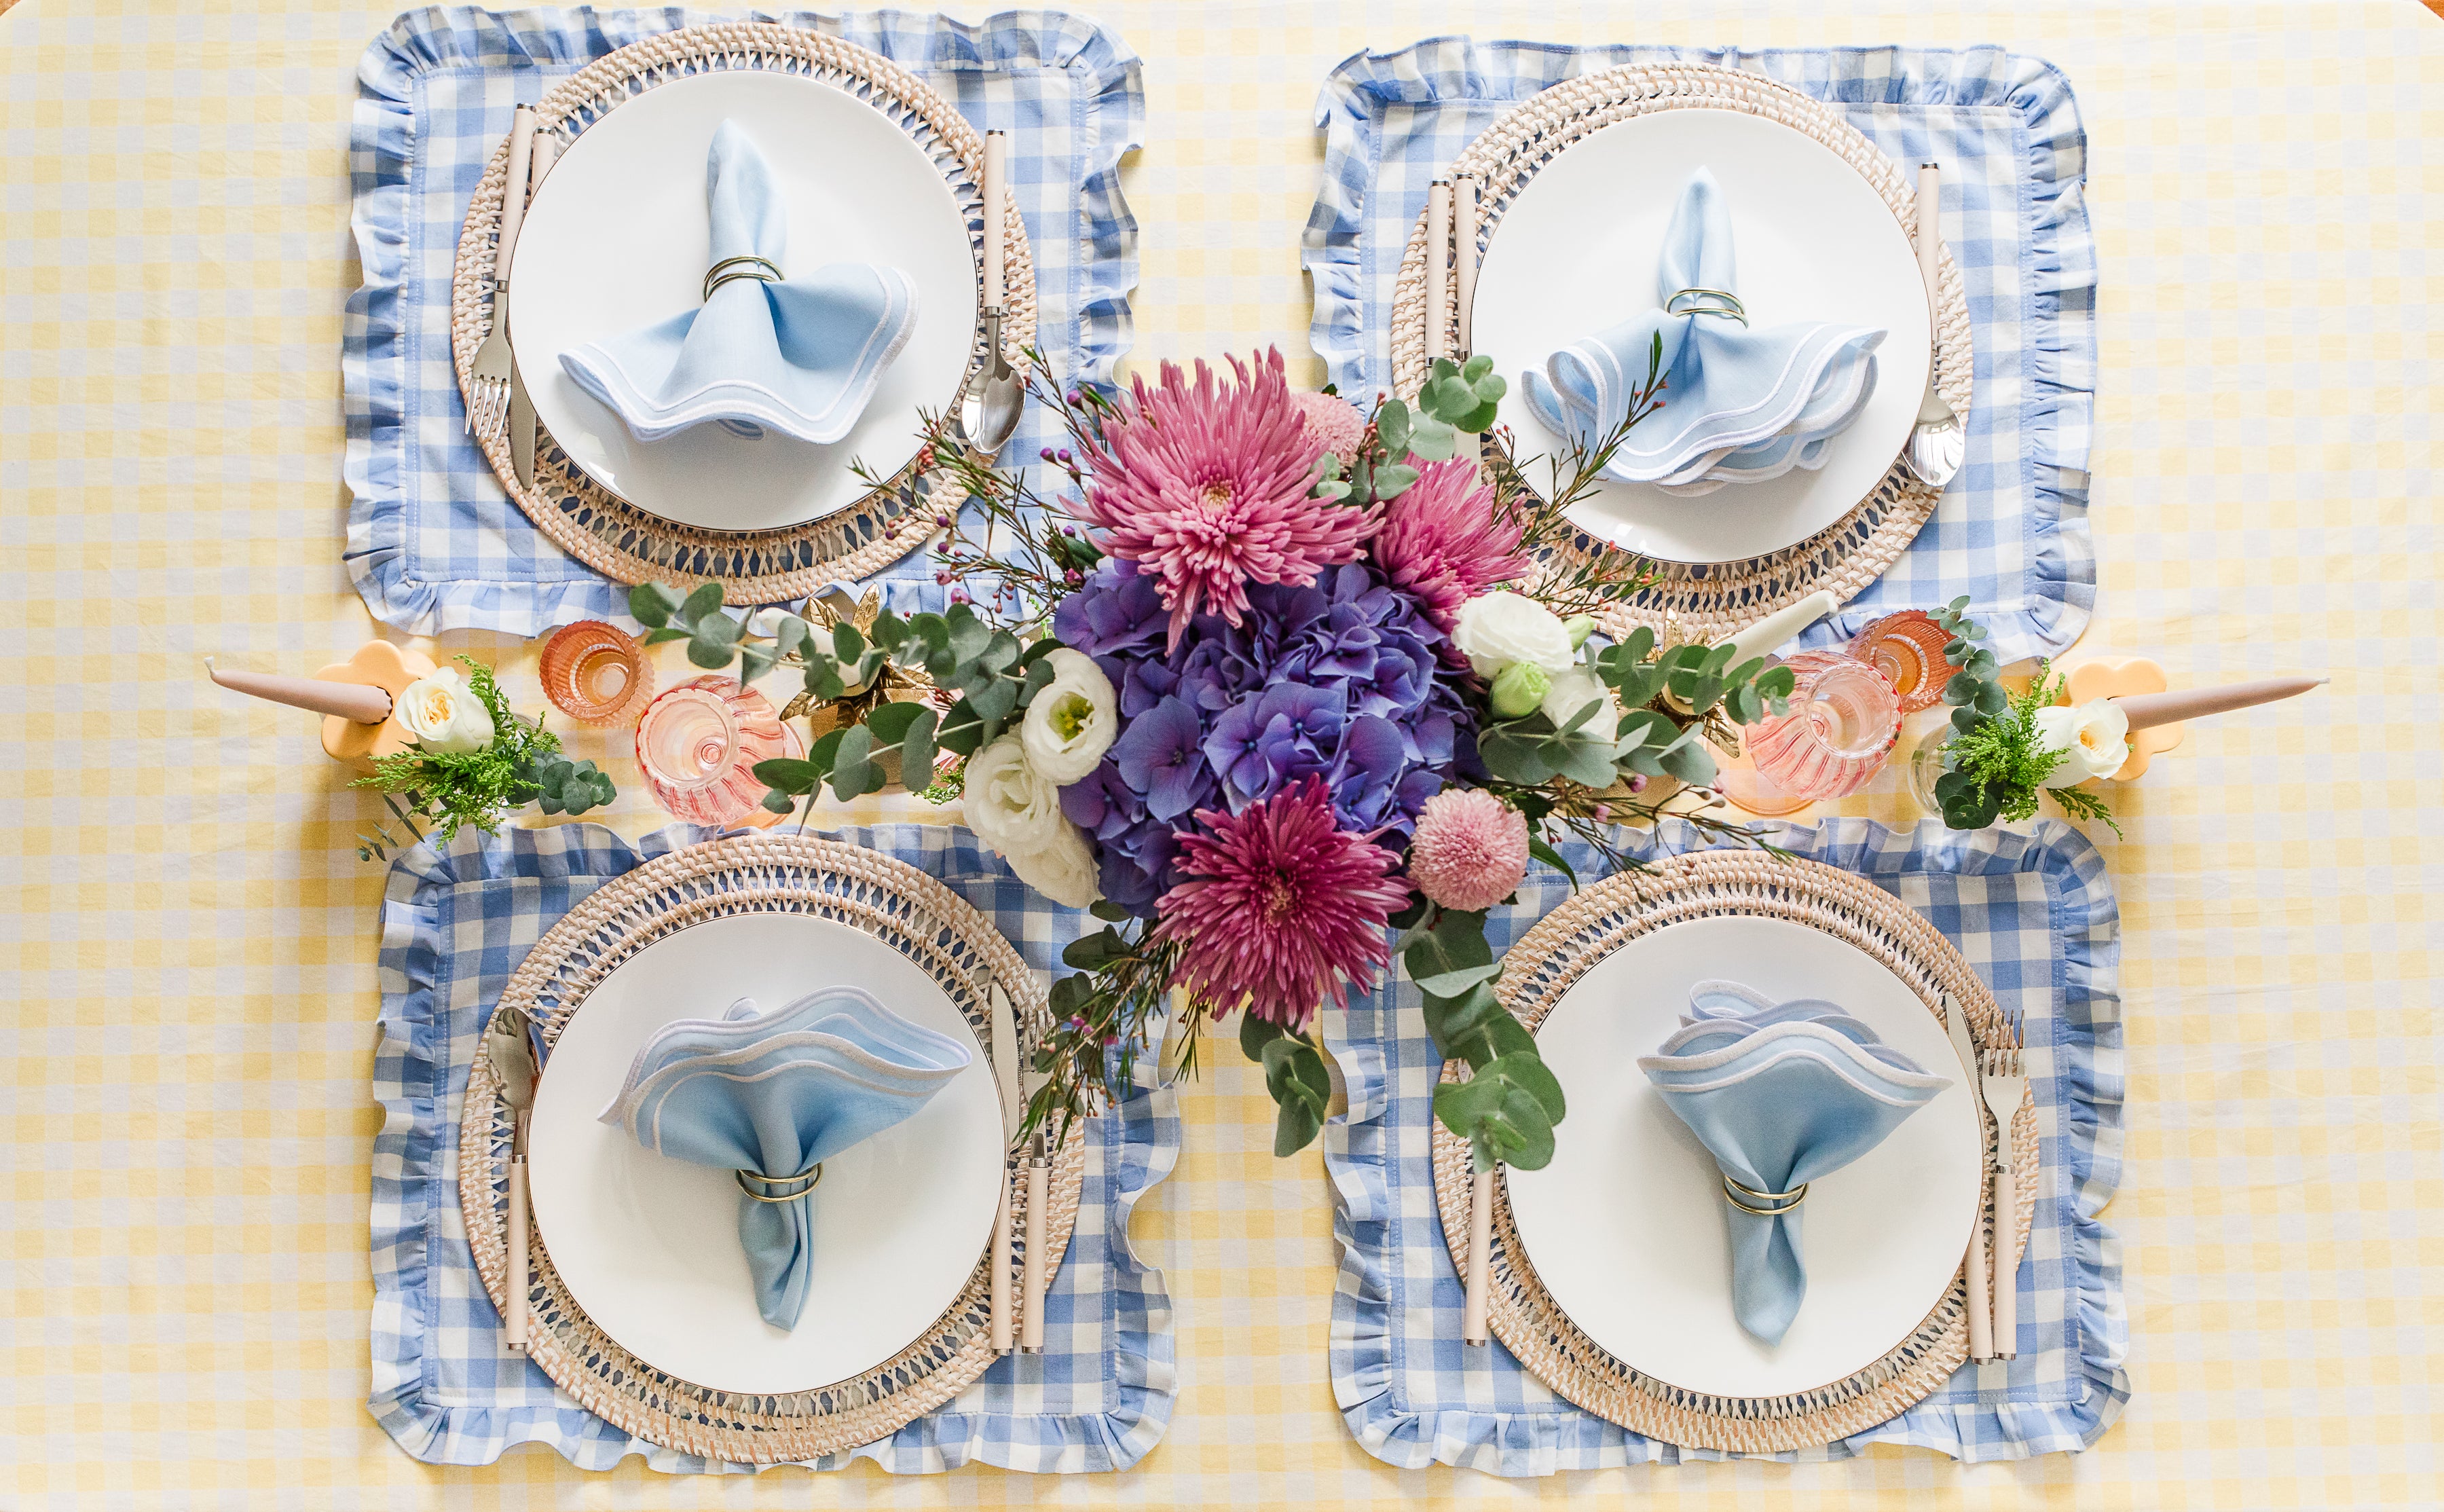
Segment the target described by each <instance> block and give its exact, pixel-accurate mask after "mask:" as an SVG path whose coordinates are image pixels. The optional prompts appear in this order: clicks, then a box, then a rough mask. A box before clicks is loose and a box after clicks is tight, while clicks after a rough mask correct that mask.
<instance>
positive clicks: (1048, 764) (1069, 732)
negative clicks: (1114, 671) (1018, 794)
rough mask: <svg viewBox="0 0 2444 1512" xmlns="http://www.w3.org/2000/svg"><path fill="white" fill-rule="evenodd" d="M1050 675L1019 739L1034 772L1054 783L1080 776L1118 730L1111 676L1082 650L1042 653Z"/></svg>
mask: <svg viewBox="0 0 2444 1512" xmlns="http://www.w3.org/2000/svg"><path fill="white" fill-rule="evenodd" d="M1044 659H1045V660H1046V661H1047V662H1049V663H1051V665H1052V680H1051V681H1050V682H1048V683H1046V684H1045V685H1044V687H1043V689H1042V690H1041V691H1038V692H1037V693H1036V695H1035V698H1034V701H1033V702H1031V703H1029V704H1028V706H1027V717H1026V718H1025V719H1023V720H1021V721H1020V722H1019V731H1018V732H1019V739H1020V741H1021V742H1022V743H1023V744H1024V745H1025V746H1026V747H1027V761H1028V765H1030V766H1032V767H1034V768H1035V771H1036V775H1037V776H1039V777H1042V778H1045V779H1046V780H1047V781H1050V782H1055V783H1063V784H1067V783H1075V782H1081V781H1083V780H1084V779H1085V777H1086V775H1087V774H1088V773H1090V772H1092V771H1093V770H1094V769H1095V764H1096V763H1098V762H1100V761H1102V759H1103V752H1105V751H1107V750H1109V749H1111V748H1112V742H1113V741H1114V740H1115V739H1117V738H1119V736H1120V695H1119V694H1118V693H1115V692H1114V691H1112V679H1110V678H1109V677H1106V676H1104V675H1103V669H1102V668H1101V667H1098V666H1096V665H1095V662H1094V658H1093V657H1091V656H1088V655H1086V654H1085V653H1084V652H1083V651H1072V650H1070V649H1069V648H1068V647H1066V646H1064V647H1062V648H1061V649H1060V650H1058V651H1055V652H1053V653H1052V654H1051V655H1047V656H1046V657H1045V658H1044Z"/></svg>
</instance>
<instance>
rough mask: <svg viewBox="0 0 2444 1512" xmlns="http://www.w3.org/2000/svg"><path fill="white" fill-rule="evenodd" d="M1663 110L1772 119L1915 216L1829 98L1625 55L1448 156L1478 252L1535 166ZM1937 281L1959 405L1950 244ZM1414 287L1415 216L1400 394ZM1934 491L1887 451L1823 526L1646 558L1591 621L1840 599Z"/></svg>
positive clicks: (1942, 358) (1583, 539)
mask: <svg viewBox="0 0 2444 1512" xmlns="http://www.w3.org/2000/svg"><path fill="white" fill-rule="evenodd" d="M1666 110H1731V111H1737V112H1740V113H1741V114H1743V115H1750V116H1762V117H1765V118H1767V119H1768V120H1776V121H1780V122H1781V123H1782V124H1784V125H1786V126H1788V127H1790V128H1791V129H1792V130H1793V131H1796V132H1798V133H1800V134H1801V135H1802V136H1805V137H1806V138H1808V139H1809V140H1811V141H1814V142H1817V143H1819V144H1820V145H1822V146H1824V147H1826V148H1828V149H1830V150H1831V151H1832V152H1833V153H1834V154H1835V155H1836V156H1837V157H1840V158H1841V159H1842V161H1843V162H1845V163H1847V164H1849V165H1850V166H1851V167H1852V168H1853V169H1855V170H1857V171H1858V173H1859V175H1860V176H1861V177H1862V178H1864V179H1866V181H1867V183H1868V184H1869V186H1871V187H1872V188H1873V189H1874V190H1875V191H1876V193H1877V194H1879V195H1881V196H1882V197H1883V200H1884V203H1885V204H1887V205H1889V206H1890V207H1891V208H1892V212H1893V214H1894V215H1895V216H1896V217H1897V218H1898V220H1899V221H1900V223H1901V226H1902V227H1903V229H1904V230H1907V229H1909V228H1912V227H1914V226H1915V225H1916V216H1917V187H1916V182H1915V180H1914V179H1912V178H1911V177H1910V176H1909V175H1905V174H1903V173H1902V172H1901V170H1900V167H1899V165H1898V164H1896V163H1895V162H1894V161H1893V160H1892V159H1891V158H1890V157H1885V156H1884V154H1883V153H1882V152H1881V151H1880V150H1879V149H1878V148H1877V146H1876V144H1875V143H1873V142H1871V141H1869V140H1868V139H1867V138H1865V137H1864V136H1861V134H1860V133H1859V131H1858V130H1857V128H1855V127H1853V126H1852V125H1851V124H1850V123H1849V122H1848V121H1846V120H1842V117H1841V115H1840V114H1839V113H1838V112H1837V111H1835V110H1834V109H1833V108H1832V107H1830V106H1828V105H1825V104H1824V103H1823V102H1821V101H1817V100H1815V99H1813V98H1811V97H1809V96H1807V95H1805V94H1802V93H1801V92H1800V91H1798V90H1796V89H1793V88H1790V87H1789V86H1788V85H1787V84H1780V83H1774V82H1773V81H1772V80H1769V79H1765V78H1762V77H1760V76H1758V75H1756V74H1751V73H1742V72H1739V71H1738V70H1736V69H1731V68H1717V67H1713V66H1710V65H1703V64H1638V65H1629V66H1626V67H1620V68H1610V69H1606V70H1604V71H1603V72H1602V73H1593V74H1588V75H1586V76H1585V77H1583V78H1580V79H1571V80H1566V81H1565V82H1564V83H1558V84H1555V85H1554V86H1553V87H1551V88H1550V89H1546V90H1545V91H1544V92H1542V93H1541V94H1537V95H1535V96H1533V97H1531V98H1529V99H1528V100H1526V101H1522V102H1520V103H1519V104H1518V105H1516V106H1514V107H1513V108H1512V109H1510V110H1509V112H1507V113H1505V114H1504V115H1503V116H1502V118H1501V119H1500V120H1496V121H1494V123H1493V124H1492V125H1490V126H1489V127H1487V128H1486V129H1485V131H1484V132H1483V133H1482V134H1481V135H1479V136H1478V137H1477V138H1476V139H1475V140H1474V141H1472V142H1471V143H1469V145H1468V148H1467V150H1465V151H1463V152H1462V153H1461V154H1460V155H1459V156H1458V157H1456V158H1454V159H1453V161H1452V165H1451V169H1450V171H1451V172H1452V173H1453V174H1454V175H1457V174H1472V175H1476V178H1477V180H1478V183H1479V185H1480V189H1479V191H1478V193H1479V211H1478V222H1477V226H1478V232H1477V234H1478V238H1479V245H1478V247H1477V249H1475V251H1476V253H1477V255H1482V252H1483V249H1484V246H1485V245H1487V244H1489V243H1490V241H1491V239H1492V236H1493V233H1494V230H1496V228H1498V227H1499V226H1500V224H1501V221H1502V216H1503V214H1504V212H1507V211H1508V210H1509V208H1510V206H1511V205H1512V204H1513V203H1514V202H1515V201H1516V200H1517V199H1518V197H1519V193H1520V191H1521V190H1523V189H1525V188H1526V187H1527V185H1528V180H1530V179H1532V178H1534V177H1535V176H1536V174H1537V172H1538V171H1539V170H1540V169H1542V168H1543V167H1544V166H1545V165H1546V163H1549V162H1551V161H1552V160H1553V159H1554V158H1555V157H1559V156H1561V154H1563V153H1564V152H1565V151H1567V150H1568V149H1569V148H1570V147H1572V146H1574V145H1575V144H1577V143H1578V142H1579V141H1581V140H1583V138H1586V137H1588V136H1591V135H1593V134H1594V133H1596V132H1599V131H1602V129H1603V128H1605V127H1606V126H1610V125H1613V124H1616V123H1617V122H1620V121H1623V120H1629V119H1631V118H1633V117H1637V116H1646V115H1653V114H1656V113H1657V112H1660V111H1666ZM1464 250H1465V249H1464ZM1446 282H1447V284H1449V285H1450V286H1452V287H1451V288H1450V289H1449V290H1448V291H1447V292H1446V294H1445V298H1446V300H1447V301H1449V302H1450V304H1449V305H1448V306H1447V308H1446V312H1445V319H1446V320H1447V321H1450V320H1453V319H1455V317H1456V313H1457V301H1458V293H1457V290H1456V284H1457V280H1448V281H1446ZM1936 286H1937V287H1938V288H1939V289H1940V290H1941V291H1942V298H1941V301H1940V305H1941V309H1942V317H1941V319H1940V321H1939V322H1938V323H1937V325H1936V330H1935V372H1936V375H1937V379H1938V384H1939V386H1940V388H1941V389H1942V391H1943V396H1944V398H1945V400H1946V401H1948V402H1949V403H1950V404H1951V405H1952V408H1953V411H1954V412H1955V413H1957V414H1959V415H1964V416H1965V415H1968V414H1969V405H1970V398H1971V378H1970V374H1971V366H1972V350H1971V346H1972V333H1971V327H1970V321H1969V299H1968V294H1967V291H1966V289H1965V287H1964V286H1963V285H1962V283H1961V277H1960V267H1959V265H1958V264H1956V263H1955V262H1953V257H1952V249H1950V248H1949V247H1947V248H1945V249H1943V251H1942V256H1941V267H1940V271H1939V273H1938V275H1937V281H1936ZM1425 292H1426V224H1425V217H1424V216H1423V215H1420V216H1419V217H1418V219H1417V223H1416V226H1415V227H1414V228H1412V230H1411V231H1410V233H1409V243H1408V250H1407V255H1406V256H1405V257H1403V258H1402V259H1401V263H1400V271H1399V275H1398V282H1397V283H1396V285H1395V286H1394V290H1393V300H1392V371H1393V381H1394V385H1395V387H1397V388H1398V391H1399V392H1400V393H1402V394H1414V393H1416V391H1417V389H1418V387H1419V386H1420V385H1421V384H1422V383H1423V382H1424V380H1425V375H1426V336H1425V304H1426V301H1425ZM1446 328H1447V329H1456V326H1450V325H1447V326H1446ZM1940 496H1941V490H1939V489H1930V488H1928V487H1927V486H1926V485H1924V484H1922V483H1920V482H1918V481H1917V480H1916V478H1915V477H1914V476H1912V475H1911V473H1910V472H1909V470H1908V469H1906V468H1905V467H1903V466H1902V465H1901V463H1900V461H1899V459H1898V457H1896V458H1895V460H1894V462H1893V466H1892V467H1891V468H1890V469H1889V470H1887V471H1886V472H1885V474H1884V476H1883V479H1882V481H1881V482H1879V484H1877V486H1876V488H1875V490H1874V491H1873V492H1871V493H1869V494H1868V495H1867V497H1866V498H1864V499H1862V500H1861V501H1860V502H1859V504H1858V505H1857V507H1854V508H1852V509H1851V510H1850V511H1849V513H1847V514H1845V515H1843V516H1842V518H1841V519H1840V520H1839V521H1837V522H1835V523H1834V524H1833V525H1832V526H1830V527H1828V528H1826V529H1824V530H1823V531H1820V532H1818V533H1817V534H1816V535H1813V536H1811V537H1809V538H1808V539H1807V540H1805V541H1803V542H1800V543H1799V544H1796V545H1792V546H1787V547H1785V548H1783V549H1782V550H1780V551H1776V552H1772V553H1770V554H1768V555H1767V556H1762V557H1755V558H1751V559H1750V560H1748V561H1745V562H1713V563H1700V564H1689V563H1676V562H1657V563H1656V568H1657V571H1658V572H1659V573H1660V574H1661V577H1662V581H1660V582H1659V583H1657V585H1656V586H1655V587H1654V588H1653V589H1651V590H1649V591H1648V592H1646V593H1645V594H1642V595H1640V596H1639V597H1638V598H1637V599H1631V600H1629V601H1626V602H1623V603H1620V604H1618V605H1615V606H1613V607H1611V608H1610V609H1608V610H1607V611H1606V612H1605V613H1604V614H1603V615H1602V616H1601V617H1600V618H1602V619H1603V620H1604V621H1605V628H1606V629H1607V630H1609V631H1611V632H1612V633H1613V634H1615V635H1620V634H1625V633H1626V632H1628V631H1629V630H1630V629H1632V628H1634V627H1636V626H1638V625H1641V624H1642V625H1651V626H1654V627H1656V628H1657V630H1658V631H1659V630H1660V629H1662V628H1663V626H1664V624H1665V622H1666V621H1667V620H1670V621H1674V622H1676V623H1677V624H1678V625H1679V626H1680V627H1681V628H1682V629H1683V630H1684V631H1686V632H1687V633H1689V634H1691V635H1693V636H1707V637H1709V638H1715V639H1719V638H1721V637H1723V636H1729V635H1730V634H1731V633H1732V632H1734V631H1736V630H1739V629H1741V628H1743V627H1744V626H1747V625H1750V624H1752V623H1754V622H1755V621H1757V620H1759V619H1762V618H1765V617H1766V616H1767V615H1768V614H1771V613H1772V612H1773V611H1774V610H1776V609H1779V608H1782V607H1783V606H1784V605H1786V604H1790V603H1795V602H1797V601H1798V600H1799V599H1804V598H1805V597H1807V596H1808V595H1809V594H1812V593H1815V592H1817V591H1819V590H1820V589H1829V590H1831V591H1832V592H1833V593H1835V594H1836V595H1838V596H1839V597H1841V598H1842V599H1845V600H1846V599H1850V598H1851V597H1853V596H1855V595H1856V594H1857V593H1859V591H1860V590H1861V589H1862V588H1864V587H1866V586H1867V584H1869V583H1871V582H1873V581H1876V580H1877V579H1878V578H1879V577H1881V576H1882V575H1883V573H1884V571H1885V569H1886V568H1888V567H1890V566H1891V565H1892V564H1893V563H1894V562H1897V561H1898V560H1899V559H1900V555H1901V553H1902V552H1903V551H1905V550H1907V549H1908V548H1909V544H1910V543H1911V542H1912V541H1913V540H1915V539H1916V536H1917V533H1918V531H1919V529H1920V528H1921V527H1923V526H1925V524H1926V522H1927V520H1928V519H1929V518H1930V517H1931V516H1933V514H1934V513H1935V503H1936V501H1937V499H1938V498H1939V497H1940ZM1613 549H1614V548H1613V547H1611V546H1608V545H1605V544H1602V543H1601V542H1599V541H1596V540H1595V539H1594V538H1592V537H1590V536H1586V535H1580V536H1578V537H1577V538H1576V539H1575V540H1574V542H1573V543H1572V544H1570V546H1568V547H1567V548H1565V550H1566V551H1567V552H1569V553H1572V554H1574V555H1575V556H1576V558H1577V559H1579V560H1583V559H1585V558H1586V557H1590V556H1593V555H1594V554H1596V553H1599V552H1606V551H1611V550H1613ZM1561 564H1562V563H1556V565H1561Z"/></svg>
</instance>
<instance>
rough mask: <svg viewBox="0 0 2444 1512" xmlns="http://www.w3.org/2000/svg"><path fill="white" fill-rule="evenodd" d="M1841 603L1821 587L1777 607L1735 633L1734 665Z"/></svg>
mask: <svg viewBox="0 0 2444 1512" xmlns="http://www.w3.org/2000/svg"><path fill="white" fill-rule="evenodd" d="M1841 607H1842V600H1841V599H1838V598H1836V597H1834V596H1833V595H1832V594H1830V593H1826V592H1822V591H1820V592H1817V593H1811V594H1809V595H1808V596H1807V597H1806V598H1805V599H1800V600H1799V601H1798V602H1797V603H1795V604H1792V605H1791V606H1790V607H1789V608H1787V609H1778V610H1776V611H1774V612H1773V613H1772V614H1769V615H1768V616H1766V617H1765V618H1763V619H1760V620H1758V621H1757V622H1756V623H1755V624H1752V625H1750V626H1749V627H1748V628H1747V629H1745V630H1743V631H1741V632H1740V633H1739V634H1738V635H1736V636H1732V637H1731V645H1732V646H1733V647H1735V648H1737V649H1736V650H1735V651H1734V652H1733V653H1732V655H1731V665H1732V666H1734V667H1737V666H1739V665H1740V664H1741V663H1742V662H1745V661H1747V660H1748V659H1750V657H1752V656H1762V655H1766V654H1767V653H1768V652H1769V651H1771V650H1773V648H1774V647H1776V646H1779V645H1781V644H1782V643H1783V642H1784V641H1786V640H1788V639H1789V638H1790V637H1791V636H1795V635H1797V634H1799V633H1800V632H1801V631H1803V630H1805V629H1806V628H1807V627H1808V626H1810V625H1812V624H1814V623H1816V621H1818V620H1819V619H1822V618H1824V617H1825V616H1826V615H1829V614H1831V613H1832V612H1833V611H1834V610H1836V609H1839V608H1841Z"/></svg>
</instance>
